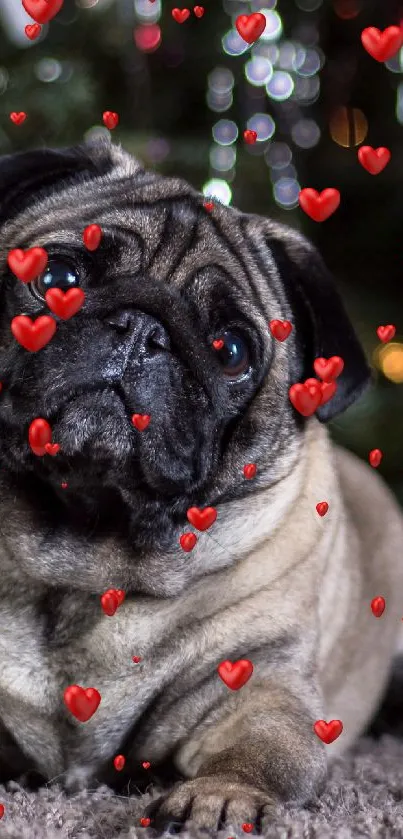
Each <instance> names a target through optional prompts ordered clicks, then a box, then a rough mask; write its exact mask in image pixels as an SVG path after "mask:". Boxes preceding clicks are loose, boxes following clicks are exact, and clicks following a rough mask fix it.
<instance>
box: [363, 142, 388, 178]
mask: <svg viewBox="0 0 403 839" xmlns="http://www.w3.org/2000/svg"><path fill="white" fill-rule="evenodd" d="M390 158H391V154H390V151H389V149H386V148H384V146H380V147H379V149H373V148H372V146H361V148H360V149H358V160H359V161H360V163H361V166H363V167H364V169H366V170H367V172H369V173H370V175H379V173H380V172H382V170H383V169H384V168H385V166H387V164H388V163H389V160H390Z"/></svg>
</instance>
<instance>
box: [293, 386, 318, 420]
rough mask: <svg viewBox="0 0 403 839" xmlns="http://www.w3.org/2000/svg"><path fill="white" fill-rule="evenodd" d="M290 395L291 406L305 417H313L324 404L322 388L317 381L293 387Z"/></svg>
mask: <svg viewBox="0 0 403 839" xmlns="http://www.w3.org/2000/svg"><path fill="white" fill-rule="evenodd" d="M288 394H289V398H290V402H291V404H292V405H293V406H294V408H295V409H296V410H297V411H298V412H299V413H300V414H302V416H303V417H311V416H312V414H314V413H315V411H316V410H317V409H318V408H319V405H320V404H321V402H322V391H321V386H320V382H318V380H317V379H307V380H306V381H305V382H304V383H303V384H295V385H291V387H290V389H289V391H288Z"/></svg>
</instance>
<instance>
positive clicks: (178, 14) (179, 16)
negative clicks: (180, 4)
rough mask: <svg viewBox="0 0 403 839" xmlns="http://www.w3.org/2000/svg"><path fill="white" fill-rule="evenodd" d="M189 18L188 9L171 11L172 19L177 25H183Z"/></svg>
mask: <svg viewBox="0 0 403 839" xmlns="http://www.w3.org/2000/svg"><path fill="white" fill-rule="evenodd" d="M189 16H190V12H189V9H172V17H173V19H174V20H176V22H177V23H185V20H187V19H188V17H189Z"/></svg>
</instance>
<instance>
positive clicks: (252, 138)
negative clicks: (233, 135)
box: [243, 128, 257, 146]
mask: <svg viewBox="0 0 403 839" xmlns="http://www.w3.org/2000/svg"><path fill="white" fill-rule="evenodd" d="M243 138H244V140H245V143H248V145H249V146H253V144H254V143H256V140H257V132H256V131H252V130H251V129H250V128H247V129H246V130H245V131H244V132H243Z"/></svg>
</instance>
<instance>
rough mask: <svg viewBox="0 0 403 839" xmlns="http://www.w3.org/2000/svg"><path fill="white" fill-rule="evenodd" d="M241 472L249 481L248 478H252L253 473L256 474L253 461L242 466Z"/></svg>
mask: <svg viewBox="0 0 403 839" xmlns="http://www.w3.org/2000/svg"><path fill="white" fill-rule="evenodd" d="M243 473H244V475H245V478H247V479H248V481H250V479H251V478H254V477H255V475H256V464H255V463H247V464H246V465H245V466H244V467H243Z"/></svg>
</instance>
